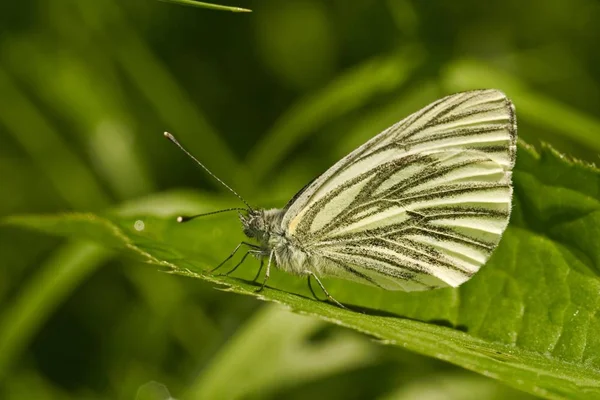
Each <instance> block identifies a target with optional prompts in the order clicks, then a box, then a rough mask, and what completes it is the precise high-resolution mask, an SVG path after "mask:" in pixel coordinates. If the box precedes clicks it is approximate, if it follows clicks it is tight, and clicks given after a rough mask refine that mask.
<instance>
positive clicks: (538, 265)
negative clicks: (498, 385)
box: [7, 144, 600, 399]
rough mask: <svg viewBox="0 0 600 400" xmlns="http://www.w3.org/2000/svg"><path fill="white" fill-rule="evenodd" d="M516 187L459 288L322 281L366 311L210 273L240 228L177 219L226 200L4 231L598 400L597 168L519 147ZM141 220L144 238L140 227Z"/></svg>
mask: <svg viewBox="0 0 600 400" xmlns="http://www.w3.org/2000/svg"><path fill="white" fill-rule="evenodd" d="M514 183H515V206H514V210H513V216H512V219H511V224H510V226H509V228H508V229H507V232H506V234H505V236H504V238H503V240H502V241H501V243H500V246H499V248H498V249H497V250H496V252H495V253H494V255H493V256H492V259H491V260H490V261H489V262H488V264H487V265H485V266H484V267H483V268H482V270H481V271H480V272H479V273H477V274H476V275H475V276H474V277H473V279H471V280H470V281H469V282H467V283H466V284H464V285H463V286H461V287H460V288H457V289H441V290H434V291H428V292H418V293H401V292H387V291H382V290H379V289H376V288H371V287H366V286H363V285H360V284H356V283H353V282H346V281H338V280H325V285H326V286H327V288H328V289H329V290H330V292H331V293H332V294H333V296H334V297H336V298H337V299H338V300H340V301H341V302H343V303H345V304H348V305H350V306H351V307H353V308H354V309H355V310H356V309H359V310H361V311H362V313H361V312H357V311H350V310H344V309H340V308H338V307H335V306H332V305H330V304H328V303H323V302H318V301H315V300H314V299H312V298H311V296H310V295H309V292H308V290H307V289H306V287H305V280H304V279H300V278H298V277H294V276H290V275H288V274H285V273H283V272H279V271H274V273H273V276H272V277H271V280H270V281H269V287H268V288H266V289H265V291H264V292H262V293H260V294H257V293H255V292H254V291H255V289H256V288H257V285H256V284H254V283H252V282H251V279H252V278H253V277H254V275H255V273H256V270H257V269H256V268H257V261H256V260H254V261H247V263H246V264H244V265H243V266H242V267H241V268H239V269H238V270H237V271H236V272H235V273H234V274H233V275H234V276H229V277H226V276H219V275H216V274H212V273H210V272H208V271H209V269H210V268H211V267H214V266H215V265H217V264H218V263H219V262H220V261H221V260H223V259H224V258H225V257H226V256H227V255H228V254H229V253H230V251H231V250H232V249H233V247H234V246H235V245H236V244H237V243H238V242H239V241H240V240H242V239H243V235H242V233H241V229H240V225H239V222H238V221H237V220H236V218H235V217H234V216H233V215H224V214H221V215H216V216H213V217H206V218H205V219H201V220H196V221H195V222H190V223H187V224H177V223H176V222H175V219H174V218H175V216H176V215H177V214H178V213H192V212H203V211H207V210H214V209H216V208H218V207H220V208H223V207H227V206H229V205H231V203H230V200H229V198H227V199H228V200H227V201H225V200H220V199H219V198H210V197H206V196H200V195H192V194H189V193H187V194H186V193H173V194H166V195H161V196H159V197H156V198H153V199H147V200H145V201H143V202H138V203H131V204H128V205H126V206H124V207H122V208H120V209H118V210H116V211H112V212H109V213H106V214H103V215H98V214H64V215H55V216H35V215H32V216H21V217H12V218H10V219H8V220H7V222H9V223H12V224H15V225H19V226H24V227H29V228H34V229H37V230H42V231H45V232H48V233H52V234H59V235H66V236H76V237H79V238H81V237H87V238H93V239H95V240H97V241H100V242H102V243H104V244H105V245H107V246H110V247H113V248H114V247H118V248H123V249H126V250H127V251H129V252H130V253H131V254H135V255H136V256H138V257H142V258H143V259H145V260H147V261H149V262H152V263H154V264H158V265H161V266H162V267H164V268H165V269H167V270H169V271H172V272H175V273H179V274H184V275H188V276H191V277H196V278H201V279H204V280H206V281H208V282H211V283H217V284H221V285H223V287H224V290H226V291H230V292H233V293H240V294H245V295H250V296H255V297H258V298H260V299H262V300H268V301H272V302H276V303H280V304H284V305H287V306H288V307H290V308H291V309H293V310H295V311H297V312H299V313H302V314H308V315H314V316H318V317H319V318H321V319H324V320H326V321H330V322H332V323H335V324H338V325H342V326H346V327H349V328H352V329H355V330H358V331H361V332H364V333H367V334H370V335H372V336H374V337H376V338H378V339H381V340H382V341H383V342H384V343H386V344H389V345H394V346H400V347H404V348H407V349H410V350H413V351H417V352H419V353H422V354H426V355H429V356H432V357H436V358H439V359H442V360H447V361H449V362H451V363H454V364H457V365H460V366H463V367H465V368H467V369H470V370H473V371H476V372H479V373H481V374H484V375H486V376H489V377H493V378H496V379H498V380H500V381H502V382H505V383H506V384H508V385H511V386H513V387H516V388H519V389H522V390H524V391H527V392H530V393H533V394H536V395H538V396H543V397H547V398H581V399H589V398H598V397H600V335H597V332H598V331H599V330H600V318H599V314H598V308H599V306H600V279H599V276H598V275H599V273H600V271H599V265H600V244H599V242H598V237H599V236H600V174H599V171H598V170H597V169H595V168H593V167H591V166H588V165H584V164H582V163H580V162H576V161H572V160H568V159H567V158H566V157H564V156H562V155H560V154H558V153H557V152H555V151H554V150H552V149H550V148H549V147H547V146H546V147H543V148H542V149H541V151H540V152H539V153H538V152H536V151H534V150H533V149H531V148H530V147H528V146H527V145H523V144H520V146H519V151H518V159H517V165H516V167H515V172H514ZM141 222H143V224H144V229H143V230H136V227H137V228H138V229H140V228H141ZM238 257H241V254H239V255H238ZM236 260H239V258H236ZM233 265H234V264H231V266H233ZM230 268H231V267H230Z"/></svg>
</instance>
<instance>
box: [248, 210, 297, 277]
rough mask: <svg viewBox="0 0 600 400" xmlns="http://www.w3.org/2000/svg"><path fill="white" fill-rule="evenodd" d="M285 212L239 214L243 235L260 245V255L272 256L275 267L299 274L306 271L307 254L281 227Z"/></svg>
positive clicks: (257, 211)
mask: <svg viewBox="0 0 600 400" xmlns="http://www.w3.org/2000/svg"><path fill="white" fill-rule="evenodd" d="M284 213H285V210H282V209H277V208H274V209H270V210H251V211H248V214H247V215H244V214H240V220H241V221H242V225H243V227H244V234H245V235H246V236H248V237H249V238H251V239H254V240H256V241H257V242H258V243H259V244H260V248H261V253H262V254H261V255H262V256H263V257H269V256H270V255H271V253H273V255H274V261H275V265H276V266H277V267H278V268H281V269H283V270H286V271H287V272H290V273H295V274H301V273H302V272H303V271H304V270H305V269H306V263H305V261H306V259H307V258H308V254H306V252H305V251H304V250H303V249H302V248H301V247H300V246H299V243H297V240H295V238H294V237H291V236H288V235H287V234H286V232H285V230H284V229H283V227H282V225H281V220H282V219H283V215H284Z"/></svg>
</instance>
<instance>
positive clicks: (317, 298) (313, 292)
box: [306, 275, 323, 301]
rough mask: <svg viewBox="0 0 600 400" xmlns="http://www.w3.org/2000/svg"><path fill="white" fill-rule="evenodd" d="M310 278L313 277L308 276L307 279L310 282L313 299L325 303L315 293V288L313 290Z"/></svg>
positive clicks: (309, 286) (309, 287)
mask: <svg viewBox="0 0 600 400" xmlns="http://www.w3.org/2000/svg"><path fill="white" fill-rule="evenodd" d="M310 277H311V275H307V276H306V278H307V280H308V289H309V290H310V292H311V293H312V295H313V297H314V298H315V299H316V300H317V301H323V300H321V299H320V298H319V297H318V296H317V294H316V293H315V291H314V290H313V288H312V284H311V281H310Z"/></svg>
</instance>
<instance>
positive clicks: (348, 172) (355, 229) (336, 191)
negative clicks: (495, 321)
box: [282, 90, 516, 290]
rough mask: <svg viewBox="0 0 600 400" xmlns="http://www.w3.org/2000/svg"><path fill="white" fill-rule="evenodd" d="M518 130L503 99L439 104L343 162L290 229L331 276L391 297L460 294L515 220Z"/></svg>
mask: <svg viewBox="0 0 600 400" xmlns="http://www.w3.org/2000/svg"><path fill="white" fill-rule="evenodd" d="M515 151H516V122H515V116H514V110H513V107H512V104H511V103H510V101H509V100H508V99H507V98H506V97H505V96H504V94H503V93H501V92H499V91H496V90H478V91H472V92H465V93H458V94H455V95H451V96H448V97H445V98H443V99H441V100H438V101H437V102H435V103H432V104H431V105H429V106H427V107H425V108H424V109H422V110H421V111H418V112H416V113H414V114H412V115H410V116H409V117H407V118H405V119H404V120H402V121H400V122H399V123H397V124H395V125H393V126H392V127H390V128H388V129H387V130H385V131H383V132H382V133H380V134H379V135H377V136H375V137H374V138H373V139H371V140H370V141H368V142H367V143H365V144H364V145H363V146H361V147H359V148H358V149H356V150H355V151H353V152H352V153H350V154H349V155H348V156H346V157H344V158H343V159H342V160H340V161H339V162H338V163H336V164H335V165H334V166H333V167H331V168H330V169H329V170H328V171H326V172H325V173H324V174H323V175H321V176H320V177H318V178H317V179H315V180H314V181H313V182H312V183H311V184H309V185H308V186H307V187H306V188H305V189H303V191H301V192H300V193H299V194H298V195H297V196H295V198H294V199H293V200H292V201H291V202H290V203H289V204H288V205H287V207H286V209H285V214H284V216H283V219H282V228H283V229H284V230H285V231H286V233H287V234H288V235H290V236H293V237H295V238H296V239H297V240H298V241H299V242H300V243H302V244H303V246H304V248H306V249H307V250H308V251H310V252H311V253H313V254H317V255H319V256H320V257H322V258H323V260H325V261H326V262H328V263H329V264H330V266H329V268H326V269H325V272H326V274H327V275H333V276H340V277H345V278H349V279H353V280H358V281H361V282H363V283H369V284H372V285H375V286H380V287H383V288H386V289H391V290H419V289H427V288H434V287H443V286H458V285H459V284H461V283H462V282H464V281H466V280H467V279H469V278H470V277H471V276H472V275H473V274H474V273H475V272H477V270H478V269H479V268H480V267H481V265H483V264H484V263H485V262H486V261H487V259H488V258H489V256H490V255H491V252H492V251H493V250H494V248H495V247H496V245H497V244H498V242H499V240H500V237H501V235H502V233H503V231H504V229H505V228H506V225H507V223H508V219H509V216H510V207H511V197H512V186H511V170H512V166H513V164H514V159H515Z"/></svg>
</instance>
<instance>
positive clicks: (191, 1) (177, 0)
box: [160, 0, 252, 12]
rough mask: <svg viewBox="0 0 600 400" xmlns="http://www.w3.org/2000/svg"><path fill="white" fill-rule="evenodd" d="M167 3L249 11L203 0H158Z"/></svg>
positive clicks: (220, 9)
mask: <svg viewBox="0 0 600 400" xmlns="http://www.w3.org/2000/svg"><path fill="white" fill-rule="evenodd" d="M160 1H164V2H167V3H174V4H181V5H184V6H192V7H200V8H208V9H211V10H219V11H231V12H251V11H252V10H249V9H247V8H242V7H230V6H222V5H218V4H211V3H206V2H204V1H195V0H160Z"/></svg>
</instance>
